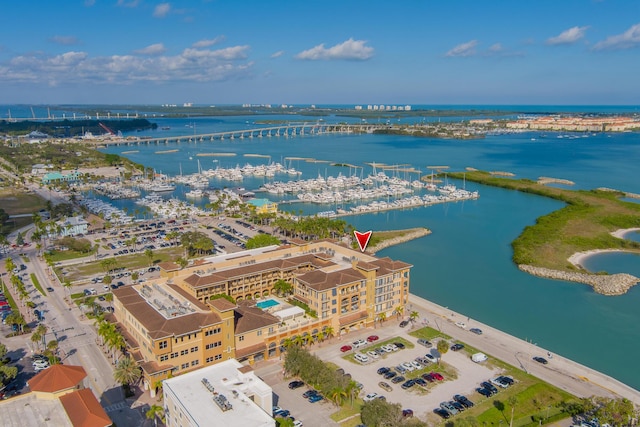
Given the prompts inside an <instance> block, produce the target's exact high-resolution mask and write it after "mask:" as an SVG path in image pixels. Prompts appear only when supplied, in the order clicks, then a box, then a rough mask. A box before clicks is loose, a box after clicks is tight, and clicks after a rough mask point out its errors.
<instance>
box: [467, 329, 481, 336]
mask: <svg viewBox="0 0 640 427" xmlns="http://www.w3.org/2000/svg"><path fill="white" fill-rule="evenodd" d="M469 332H473V333H474V334H476V335H482V329H478V328H471V329H469Z"/></svg>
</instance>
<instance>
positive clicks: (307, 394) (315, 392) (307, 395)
mask: <svg viewBox="0 0 640 427" xmlns="http://www.w3.org/2000/svg"><path fill="white" fill-rule="evenodd" d="M314 394H318V391H317V390H313V389H309V390H307V391H305V392H304V393H302V397H304V398H305V399H308V398H310V397H311V396H313V395H314Z"/></svg>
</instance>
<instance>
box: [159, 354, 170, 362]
mask: <svg viewBox="0 0 640 427" xmlns="http://www.w3.org/2000/svg"><path fill="white" fill-rule="evenodd" d="M168 358H169V355H168V354H165V355H163V356H160V361H161V362H164V361H166V360H167V359H168Z"/></svg>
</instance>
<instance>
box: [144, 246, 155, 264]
mask: <svg viewBox="0 0 640 427" xmlns="http://www.w3.org/2000/svg"><path fill="white" fill-rule="evenodd" d="M144 256H146V257H147V259H148V260H149V266H151V265H152V264H153V256H154V254H153V250H152V249H145V251H144Z"/></svg>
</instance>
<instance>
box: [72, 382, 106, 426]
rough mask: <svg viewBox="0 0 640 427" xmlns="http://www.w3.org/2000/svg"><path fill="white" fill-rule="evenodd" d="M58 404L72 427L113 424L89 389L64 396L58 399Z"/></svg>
mask: <svg viewBox="0 0 640 427" xmlns="http://www.w3.org/2000/svg"><path fill="white" fill-rule="evenodd" d="M60 403H62V406H63V407H64V409H65V411H67V416H68V417H69V419H70V420H71V424H73V425H74V427H107V426H110V425H112V424H113V423H112V422H111V419H110V418H109V416H108V415H107V413H106V412H105V411H104V409H102V406H100V403H98V400H97V399H96V398H95V396H94V395H93V392H92V391H91V389H88V388H84V389H82V390H77V391H74V392H73V393H69V394H65V395H64V396H61V397H60Z"/></svg>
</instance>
